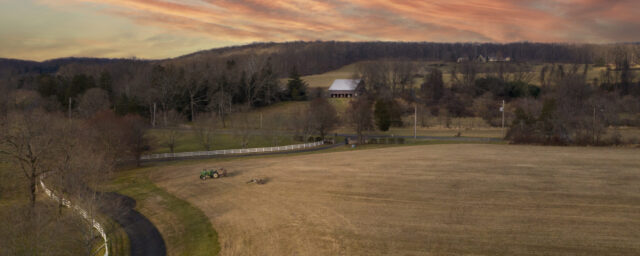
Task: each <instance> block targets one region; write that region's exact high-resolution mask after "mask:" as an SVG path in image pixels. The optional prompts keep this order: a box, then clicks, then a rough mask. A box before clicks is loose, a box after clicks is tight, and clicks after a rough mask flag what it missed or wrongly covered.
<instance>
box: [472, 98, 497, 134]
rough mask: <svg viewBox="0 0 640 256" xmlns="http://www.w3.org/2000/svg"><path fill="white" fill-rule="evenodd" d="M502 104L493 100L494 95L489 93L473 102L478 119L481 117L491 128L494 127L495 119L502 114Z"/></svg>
mask: <svg viewBox="0 0 640 256" xmlns="http://www.w3.org/2000/svg"><path fill="white" fill-rule="evenodd" d="M499 109H500V104H499V103H498V102H497V101H496V100H494V99H493V94H491V93H490V92H487V93H485V94H483V95H482V96H480V97H478V98H475V99H474V100H473V112H474V114H475V115H476V116H477V117H481V118H482V119H484V120H485V121H487V123H488V124H489V125H491V126H493V125H494V123H493V122H494V119H496V118H498V116H499V114H500V111H499Z"/></svg>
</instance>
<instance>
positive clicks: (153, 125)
mask: <svg viewBox="0 0 640 256" xmlns="http://www.w3.org/2000/svg"><path fill="white" fill-rule="evenodd" d="M151 126H152V127H156V103H155V102H154V103H153V120H152V121H151Z"/></svg>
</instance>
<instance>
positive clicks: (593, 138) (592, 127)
mask: <svg viewBox="0 0 640 256" xmlns="http://www.w3.org/2000/svg"><path fill="white" fill-rule="evenodd" d="M591 129H592V131H591V139H592V140H593V144H596V105H593V124H592V125H591Z"/></svg>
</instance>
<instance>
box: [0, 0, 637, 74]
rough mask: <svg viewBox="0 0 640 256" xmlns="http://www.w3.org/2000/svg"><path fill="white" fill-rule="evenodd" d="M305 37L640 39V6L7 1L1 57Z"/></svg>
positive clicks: (626, 0)
mask: <svg viewBox="0 0 640 256" xmlns="http://www.w3.org/2000/svg"><path fill="white" fill-rule="evenodd" d="M299 40H304V41H308V40H339V41H430V42H498V43H507V42H519V41H530V42H566V43H614V42H631V41H640V0H557V1H550V0H517V1H516V0H495V1H489V0H466V1H463V0H433V1H420V0H324V1H319V0H0V58H17V59H28V60H38V61H41V60H46V59H52V58H59V57H71V56H72V57H108V58H132V57H136V58H143V59H159V58H170V57H177V56H180V55H184V54H188V53H192V52H195V51H199V50H206V49H211V48H217V47H222V46H231V45H241V44H248V43H252V42H263V41H269V42H284V41H299Z"/></svg>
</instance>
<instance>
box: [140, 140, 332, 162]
mask: <svg viewBox="0 0 640 256" xmlns="http://www.w3.org/2000/svg"><path fill="white" fill-rule="evenodd" d="M323 144H324V141H318V142H313V143H305V144H296V145H287V146H280V147H266V148H243V149H223V150H213V151H197V152H180V153H164V154H152V155H144V156H142V157H140V159H141V160H151V159H166V158H187V157H200V156H215V155H230V154H250V153H268V152H277V151H287V150H296V149H305V148H312V147H317V146H320V145H323Z"/></svg>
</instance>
